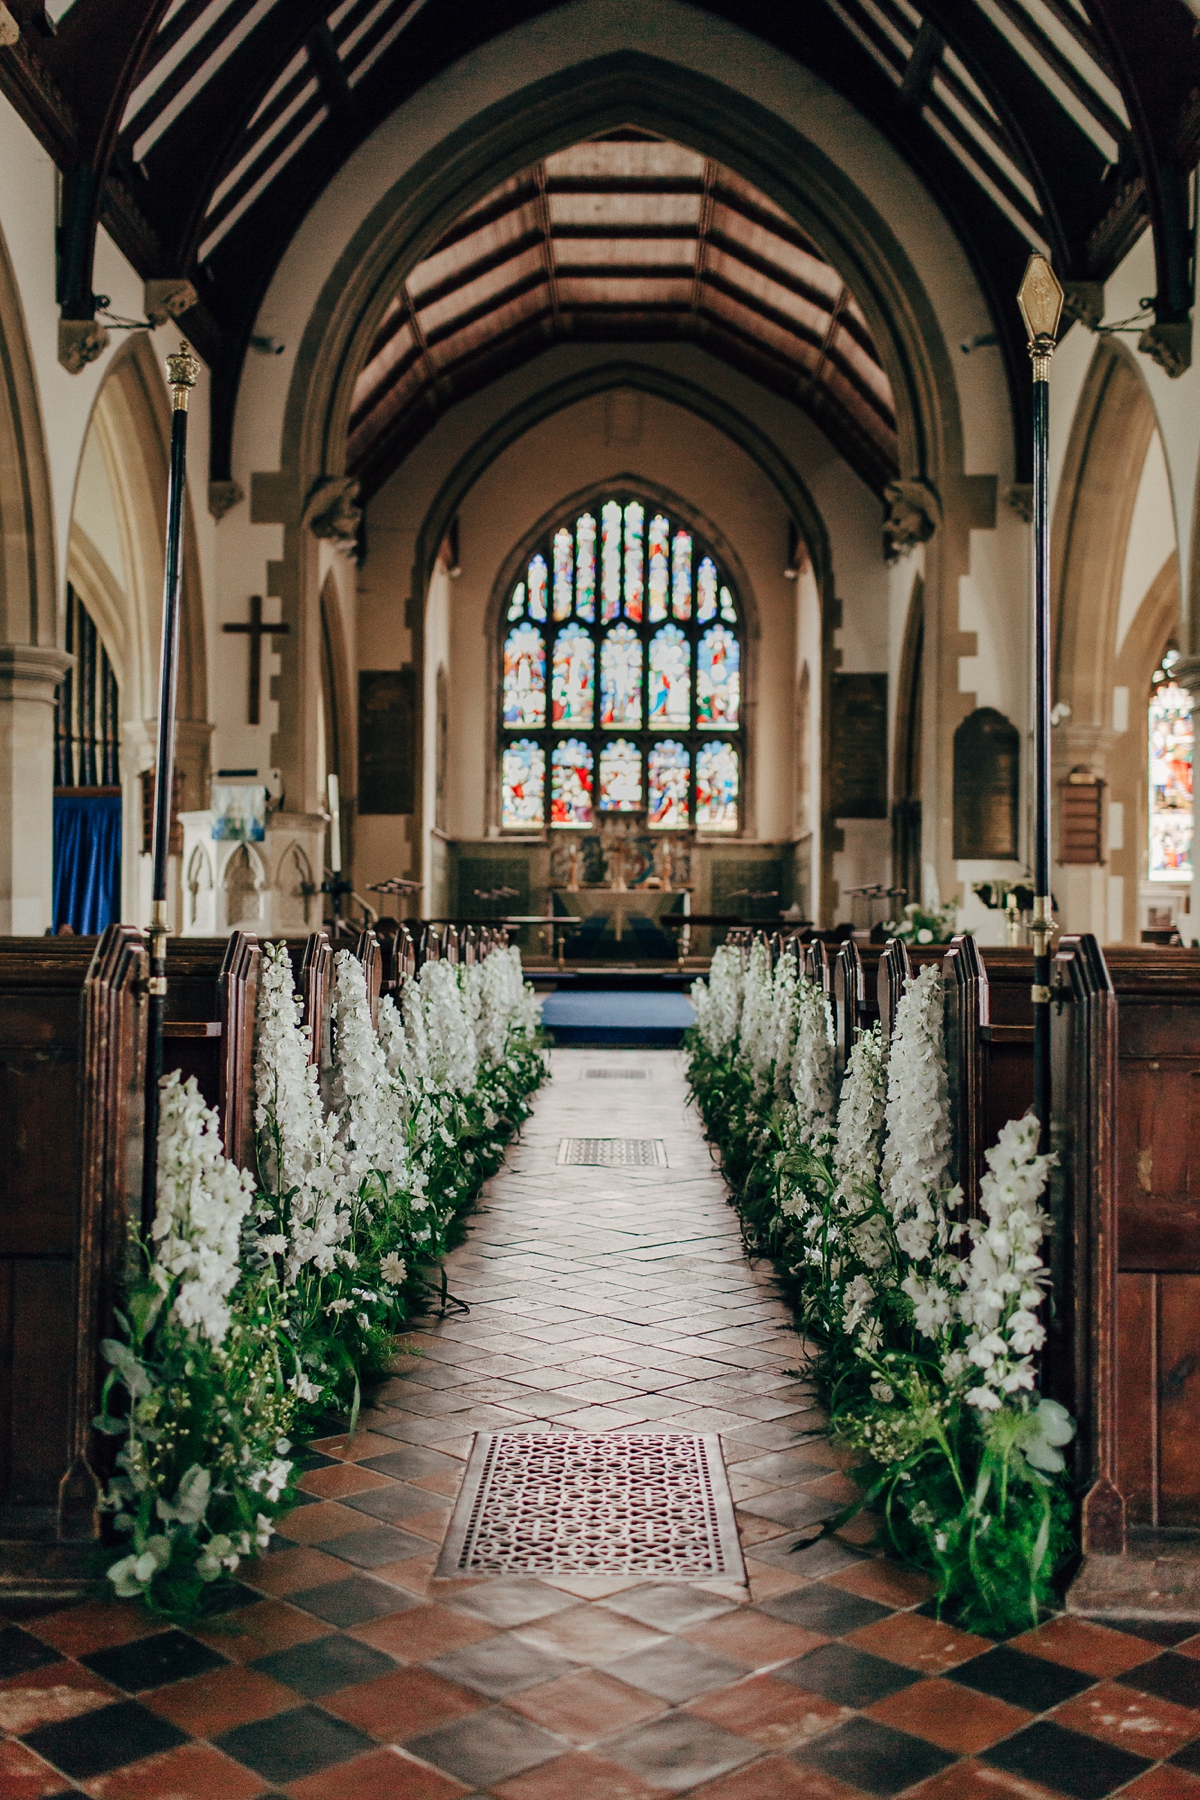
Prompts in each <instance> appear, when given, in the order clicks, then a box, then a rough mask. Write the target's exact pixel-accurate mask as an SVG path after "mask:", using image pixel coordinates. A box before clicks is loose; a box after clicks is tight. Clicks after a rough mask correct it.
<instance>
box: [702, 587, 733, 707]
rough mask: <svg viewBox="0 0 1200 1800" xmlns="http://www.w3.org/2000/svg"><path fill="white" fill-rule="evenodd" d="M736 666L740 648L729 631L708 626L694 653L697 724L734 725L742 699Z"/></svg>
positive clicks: (722, 627)
mask: <svg viewBox="0 0 1200 1800" xmlns="http://www.w3.org/2000/svg"><path fill="white" fill-rule="evenodd" d="M725 591H726V593H728V591H729V590H728V589H726V590H725ZM740 665H741V649H740V647H739V645H738V641H737V639H736V638H735V637H734V635H733V633H732V631H730V630H728V629H727V628H726V627H725V626H724V625H710V626H709V628H708V630H707V631H706V632H705V633H704V636H703V637H702V638H701V639H700V643H699V645H698V647H697V650H696V723H697V724H698V725H736V724H737V723H738V712H739V709H740V705H741V697H742V676H741V667H740Z"/></svg>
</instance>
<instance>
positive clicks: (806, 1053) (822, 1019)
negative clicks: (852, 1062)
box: [791, 975, 833, 1150]
mask: <svg viewBox="0 0 1200 1800" xmlns="http://www.w3.org/2000/svg"><path fill="white" fill-rule="evenodd" d="M791 1089H792V1099H793V1101H794V1103H795V1108H796V1116H795V1128H796V1132H797V1135H798V1136H799V1139H800V1142H801V1143H803V1144H808V1145H810V1146H811V1148H812V1149H814V1150H823V1149H825V1148H826V1147H827V1144H828V1139H829V1133H830V1128H831V1125H832V1123H833V1018H832V1016H831V1014H830V1011H829V1001H828V1000H827V998H826V997H825V993H824V990H823V989H822V988H819V987H818V986H817V984H816V982H815V981H810V980H809V978H808V976H807V975H801V976H800V977H799V979H798V981H797V983H796V1035H795V1047H794V1049H793V1051H792V1064H791Z"/></svg>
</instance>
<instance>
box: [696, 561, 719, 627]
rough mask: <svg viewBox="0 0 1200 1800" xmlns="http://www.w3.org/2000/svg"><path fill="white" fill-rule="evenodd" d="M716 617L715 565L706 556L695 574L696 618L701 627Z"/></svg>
mask: <svg viewBox="0 0 1200 1800" xmlns="http://www.w3.org/2000/svg"><path fill="white" fill-rule="evenodd" d="M716 616H717V565H716V563H715V562H714V561H713V559H712V557H711V556H706V557H705V558H704V561H703V562H702V563H701V564H700V567H699V570H698V571H697V574H696V617H697V618H698V619H699V621H700V623H701V624H702V625H707V624H708V621H709V620H710V619H715V618H716Z"/></svg>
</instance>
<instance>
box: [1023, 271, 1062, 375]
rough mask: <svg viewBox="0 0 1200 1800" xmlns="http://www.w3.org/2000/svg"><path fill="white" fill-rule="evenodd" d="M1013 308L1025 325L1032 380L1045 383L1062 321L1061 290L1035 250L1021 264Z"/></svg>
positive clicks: (1054, 275)
mask: <svg viewBox="0 0 1200 1800" xmlns="http://www.w3.org/2000/svg"><path fill="white" fill-rule="evenodd" d="M1017 305H1018V306H1019V307H1020V309H1021V317H1022V319H1023V320H1024V322H1025V332H1026V336H1027V337H1028V339H1029V354H1030V356H1031V357H1032V358H1033V379H1034V380H1035V381H1045V380H1046V379H1047V378H1048V376H1049V373H1050V358H1051V357H1052V356H1053V355H1054V346H1055V343H1056V342H1057V339H1058V324H1059V320H1060V319H1061V318H1062V309H1063V289H1062V283H1061V282H1060V281H1059V279H1058V276H1057V275H1056V274H1055V273H1054V270H1053V269H1052V268H1051V267H1050V264H1049V263H1048V262H1047V261H1046V258H1045V257H1044V256H1041V255H1039V253H1038V252H1037V251H1036V250H1035V251H1034V253H1033V255H1032V256H1031V257H1030V258H1029V261H1028V262H1027V263H1026V264H1025V273H1024V275H1022V277H1021V285H1020V287H1019V288H1018V289H1017Z"/></svg>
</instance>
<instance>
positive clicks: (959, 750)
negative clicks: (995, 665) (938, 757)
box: [954, 706, 1021, 862]
mask: <svg viewBox="0 0 1200 1800" xmlns="http://www.w3.org/2000/svg"><path fill="white" fill-rule="evenodd" d="M1020 791H1021V735H1020V733H1019V732H1018V730H1017V728H1016V726H1015V725H1014V724H1013V723H1012V721H1011V720H1010V719H1006V718H1005V716H1004V714H1003V713H1002V712H997V711H996V709H995V707H994V706H980V707H977V708H976V710H975V711H974V712H973V713H969V714H968V716H967V717H966V718H965V719H964V720H963V722H962V724H961V725H960V726H959V728H958V730H957V731H956V732H955V733H954V854H955V856H956V857H961V858H963V859H964V860H976V859H980V858H988V859H995V860H996V861H1001V862H1015V861H1016V860H1017V856H1018V847H1017V829H1018V822H1019V803H1020Z"/></svg>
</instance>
